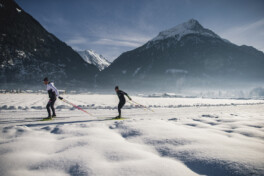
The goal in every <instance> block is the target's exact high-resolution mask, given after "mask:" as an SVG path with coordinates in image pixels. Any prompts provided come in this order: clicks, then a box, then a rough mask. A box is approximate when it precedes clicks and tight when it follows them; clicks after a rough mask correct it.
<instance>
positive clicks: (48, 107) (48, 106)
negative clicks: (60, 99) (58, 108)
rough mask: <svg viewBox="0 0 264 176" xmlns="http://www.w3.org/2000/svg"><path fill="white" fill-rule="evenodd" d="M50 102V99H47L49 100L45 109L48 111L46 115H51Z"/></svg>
mask: <svg viewBox="0 0 264 176" xmlns="http://www.w3.org/2000/svg"><path fill="white" fill-rule="evenodd" d="M50 103H51V101H50V100H49V102H48V104H47V106H46V108H47V111H48V117H51V114H50Z"/></svg>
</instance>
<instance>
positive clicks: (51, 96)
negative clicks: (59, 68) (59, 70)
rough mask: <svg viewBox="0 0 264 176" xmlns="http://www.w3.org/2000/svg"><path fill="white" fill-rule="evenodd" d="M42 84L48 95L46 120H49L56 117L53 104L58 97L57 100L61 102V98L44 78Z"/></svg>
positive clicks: (51, 84)
mask: <svg viewBox="0 0 264 176" xmlns="http://www.w3.org/2000/svg"><path fill="white" fill-rule="evenodd" d="M43 82H44V84H45V85H47V91H48V94H49V102H48V104H47V106H46V108H47V111H48V117H47V119H51V118H53V117H56V113H55V109H54V104H55V101H56V99H57V97H59V99H61V100H62V99H63V98H62V97H60V96H59V92H58V90H57V88H56V87H55V86H54V83H53V82H49V80H48V78H44V80H43ZM50 109H51V110H52V116H51V112H50Z"/></svg>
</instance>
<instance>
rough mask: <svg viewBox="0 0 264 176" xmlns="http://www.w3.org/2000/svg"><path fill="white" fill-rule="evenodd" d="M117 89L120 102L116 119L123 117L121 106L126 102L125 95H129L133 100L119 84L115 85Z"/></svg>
mask: <svg viewBox="0 0 264 176" xmlns="http://www.w3.org/2000/svg"><path fill="white" fill-rule="evenodd" d="M115 91H116V94H117V96H118V98H119V103H118V113H119V115H118V116H117V117H116V119H119V118H121V108H122V107H123V106H124V105H125V103H126V99H125V96H127V98H128V99H129V100H132V99H131V98H130V97H129V96H128V94H127V93H126V92H123V91H122V90H119V87H118V86H116V87H115ZM124 95H125V96H124Z"/></svg>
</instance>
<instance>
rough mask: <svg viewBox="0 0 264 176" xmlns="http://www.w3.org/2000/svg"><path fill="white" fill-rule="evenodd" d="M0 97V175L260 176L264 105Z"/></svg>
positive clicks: (87, 97) (96, 97)
mask: <svg viewBox="0 0 264 176" xmlns="http://www.w3.org/2000/svg"><path fill="white" fill-rule="evenodd" d="M63 97H64V98H66V99H67V100H69V101H71V102H73V103H75V104H77V105H79V106H81V107H82V108H84V109H85V110H87V111H88V112H90V113H92V114H93V115H94V116H95V117H90V116H88V115H87V114H85V113H83V112H82V111H79V110H76V109H73V108H72V107H70V106H68V105H67V104H65V103H64V102H62V101H59V100H57V102H56V107H57V109H56V110H57V116H58V117H57V118H56V119H54V120H52V121H45V122H42V121H39V120H40V119H42V118H43V117H46V116H47V113H46V109H45V106H46V103H47V100H48V98H47V95H43V94H0V128H1V129H0V133H1V134H0V175H1V176H10V175H14V176H21V175H27V176H35V175H40V176H41V175H52V176H56V175H71V176H80V175H81V176H83V175H113V176H116V175H133V176H134V175H173V176H175V175H180V176H183V175H219V176H220V175H221V176H223V175H264V100H235V99H201V98H146V97H137V96H132V99H134V100H135V101H137V102H139V103H142V104H145V105H147V106H148V107H151V108H152V109H153V110H154V112H151V111H148V110H145V109H142V108H140V107H136V106H134V105H131V104H129V103H127V104H126V106H125V107H124V109H123V111H122V112H123V116H124V117H126V118H128V119H127V120H123V121H121V120H118V121H115V120H109V118H111V117H114V116H116V115H117V109H116V105H117V103H118V99H117V96H116V95H85V94H79V95H64V96H63Z"/></svg>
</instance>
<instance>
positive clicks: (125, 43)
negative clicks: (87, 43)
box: [94, 39, 142, 47]
mask: <svg viewBox="0 0 264 176" xmlns="http://www.w3.org/2000/svg"><path fill="white" fill-rule="evenodd" d="M94 44H98V45H114V46H127V47H138V46H140V45H141V44H142V43H141V42H135V41H132V40H117V39H115V40H114V39H99V40H97V41H95V42H94Z"/></svg>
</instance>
